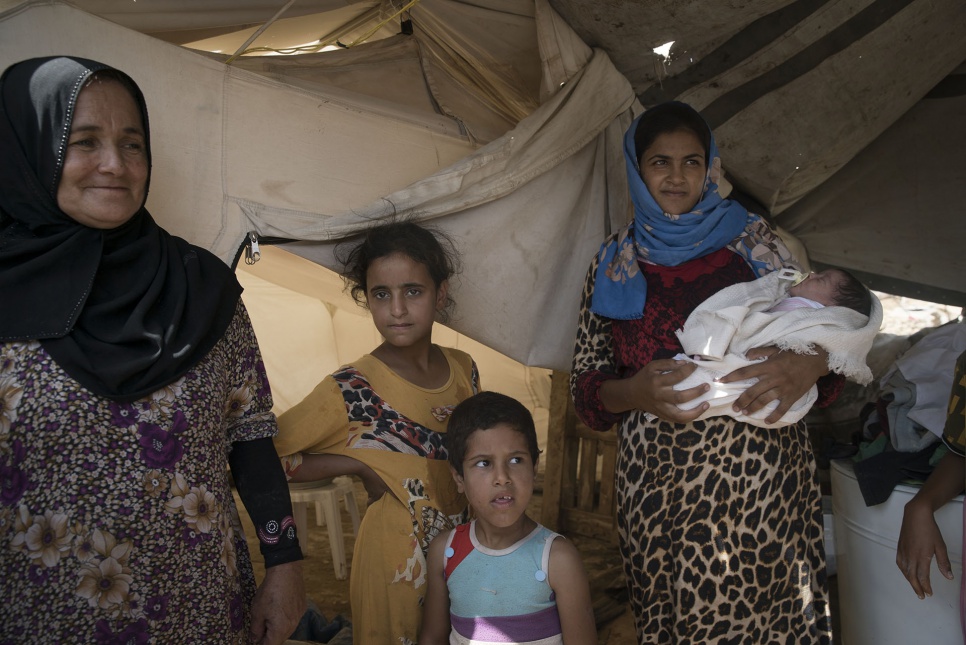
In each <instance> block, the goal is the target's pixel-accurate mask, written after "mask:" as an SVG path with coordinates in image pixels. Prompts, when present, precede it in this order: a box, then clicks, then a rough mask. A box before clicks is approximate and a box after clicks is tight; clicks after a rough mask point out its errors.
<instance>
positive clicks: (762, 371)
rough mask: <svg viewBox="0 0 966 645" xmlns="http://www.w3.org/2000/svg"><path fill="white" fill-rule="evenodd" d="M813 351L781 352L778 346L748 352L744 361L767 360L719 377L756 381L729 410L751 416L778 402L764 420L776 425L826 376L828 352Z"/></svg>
mask: <svg viewBox="0 0 966 645" xmlns="http://www.w3.org/2000/svg"><path fill="white" fill-rule="evenodd" d="M815 350H816V352H817V353H815V354H796V353H794V352H786V351H781V350H779V349H778V348H777V347H757V348H755V349H752V350H750V351H749V352H748V353H747V355H746V356H747V358H749V359H751V360H755V359H758V358H762V357H765V358H766V359H767V360H764V361H761V362H760V363H755V364H754V365H749V366H748V367H742V368H741V369H737V370H735V371H734V372H731V373H730V374H728V375H726V376H723V377H722V378H721V382H722V383H732V382H734V381H745V380H749V379H758V382H757V383H755V384H754V385H751V386H749V388H748V389H747V390H745V391H744V393H742V395H741V396H739V397H738V399H737V400H736V401H735V403H734V405H733V406H732V409H733V410H734V411H735V412H741V413H743V414H745V415H749V416H750V415H752V414H754V413H756V412H758V410H760V409H762V408H763V407H765V406H766V405H768V404H769V403H771V402H772V401H775V400H776V399H777V400H778V407H777V408H775V409H774V410H773V411H772V413H771V414H769V415H768V417H767V418H766V419H765V421H767V422H768V423H775V422H777V421H778V420H779V419H781V418H782V416H783V415H784V414H785V413H786V412H788V410H789V409H791V407H792V405H794V403H795V401H797V400H799V399H800V398H802V397H803V396H805V393H806V392H808V390H809V389H810V388H811V387H812V386H813V385H815V382H816V381H818V379H820V378H821V377H823V376H825V375H826V374H828V372H829V369H828V352H826V351H825V350H824V349H822V348H821V347H816V348H815Z"/></svg>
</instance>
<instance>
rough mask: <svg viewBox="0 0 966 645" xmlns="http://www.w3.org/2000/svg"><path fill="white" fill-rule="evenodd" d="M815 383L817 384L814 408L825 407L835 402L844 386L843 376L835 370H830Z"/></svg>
mask: <svg viewBox="0 0 966 645" xmlns="http://www.w3.org/2000/svg"><path fill="white" fill-rule="evenodd" d="M815 385H817V386H818V399H817V400H816V401H815V407H816V408H827V407H828V406H830V405H832V404H833V403H835V399H837V398H839V395H840V394H841V393H842V389H843V388H844V387H845V377H844V376H842V375H841V374H836V373H835V372H830V373H828V374H826V375H825V376H823V377H822V378H820V379H819V380H818V381H817V382H816V383H815Z"/></svg>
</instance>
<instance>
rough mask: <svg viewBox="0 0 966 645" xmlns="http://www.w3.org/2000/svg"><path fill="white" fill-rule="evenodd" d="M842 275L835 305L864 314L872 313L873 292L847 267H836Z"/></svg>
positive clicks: (837, 271)
mask: <svg viewBox="0 0 966 645" xmlns="http://www.w3.org/2000/svg"><path fill="white" fill-rule="evenodd" d="M834 271H835V272H836V273H838V274H839V275H841V276H842V280H841V282H839V286H838V290H837V291H836V293H835V305H836V306H837V307H848V308H849V309H852V310H854V311H857V312H859V313H860V314H862V315H864V316H871V315H872V292H871V291H869V288H868V287H866V286H865V285H864V284H862V282H861V281H860V280H859V279H858V278H856V277H855V276H854V275H852V274H851V273H849V272H848V271H846V270H845V269H834Z"/></svg>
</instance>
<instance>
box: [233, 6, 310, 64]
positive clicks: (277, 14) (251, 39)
mask: <svg viewBox="0 0 966 645" xmlns="http://www.w3.org/2000/svg"><path fill="white" fill-rule="evenodd" d="M293 4H295V0H288V2H286V3H285V6H284V7H282V8H281V9H279V10H278V11H276V12H275V15H274V16H272V17H271V18H270V19H269V21H268V22H266V23H265V24H264V25H262V26H261V27H259V28H258V29H257V30H255V33H253V34H252V35H251V36H250V37H249V38H248V40H246V41H245V43H244V44H243V45H242V46H241V47H239V48H238V50H237V51H236V52H235V53H234V54H232V55H231V56H230V57H229V58H228V60H226V61H225V64H226V65H231V63H232V61H234V60H235V59H236V58H238V57H239V56H241V55H242V54H244V53H245V51H246V50H245V48H246V47H248V46H249V45H251V44H252V43H253V42H255V39H256V38H258V37H259V36H261V35H262V33H263V32H264V31H265V30H266V29H268V28H269V27H271V26H272V24H273V23H274V22H275V21H276V20H278V19H279V18H281V17H282V14H283V13H285V12H286V11H288V8H289V7H291V6H292V5H293Z"/></svg>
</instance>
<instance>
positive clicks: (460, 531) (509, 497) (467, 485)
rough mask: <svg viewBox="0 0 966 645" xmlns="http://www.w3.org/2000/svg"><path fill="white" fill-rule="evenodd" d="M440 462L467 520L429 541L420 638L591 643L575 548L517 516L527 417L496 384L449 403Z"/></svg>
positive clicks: (429, 641) (533, 453)
mask: <svg viewBox="0 0 966 645" xmlns="http://www.w3.org/2000/svg"><path fill="white" fill-rule="evenodd" d="M446 447H447V450H448V451H449V461H450V468H451V470H452V473H453V478H454V479H455V480H456V485H457V488H458V489H459V491H460V492H462V493H465V494H466V497H467V500H468V501H469V505H470V508H471V509H472V514H473V517H474V518H475V519H474V520H473V521H472V522H470V523H469V524H464V525H461V526H458V527H457V528H455V529H453V530H452V531H448V532H445V533H440V534H439V535H438V536H437V537H436V538H435V539H434V540H433V543H432V544H431V545H430V547H429V554H428V556H427V563H428V567H429V568H428V581H429V582H428V584H429V587H428V589H427V592H426V599H425V602H424V605H423V627H422V632H421V633H420V637H419V642H420V645H434V644H440V645H442V644H445V643H449V644H450V645H506V644H508V643H519V644H527V645H532V644H535V645H554V644H560V643H565V644H566V645H594V644H595V643H597V630H596V628H595V626H594V613H593V609H592V607H591V601H590V589H589V587H588V584H587V574H586V573H585V571H584V567H583V564H582V562H581V560H580V555H579V554H578V553H577V549H575V548H574V546H573V545H572V544H571V543H570V542H568V541H566V540H565V539H563V537H562V536H560V535H558V534H556V533H554V532H553V531H550V530H548V529H546V528H544V527H543V526H541V525H540V524H538V523H536V522H535V521H533V520H532V519H530V517H528V516H527V514H526V508H527V503H528V502H529V501H530V498H531V497H532V495H533V482H534V478H535V476H536V471H537V459H538V457H539V453H540V451H539V449H538V448H537V435H536V431H535V429H534V426H533V418H532V417H531V416H530V412H529V410H527V409H526V408H525V407H524V406H523V405H522V404H520V403H519V402H518V401H516V400H514V399H512V398H510V397H508V396H504V395H502V394H498V393H496V392H482V393H480V394H477V395H475V396H472V397H470V398H468V399H466V400H464V401H463V402H462V403H460V404H459V405H458V406H456V409H455V410H454V411H453V415H452V417H451V418H450V422H449V428H448V430H447V434H446Z"/></svg>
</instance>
